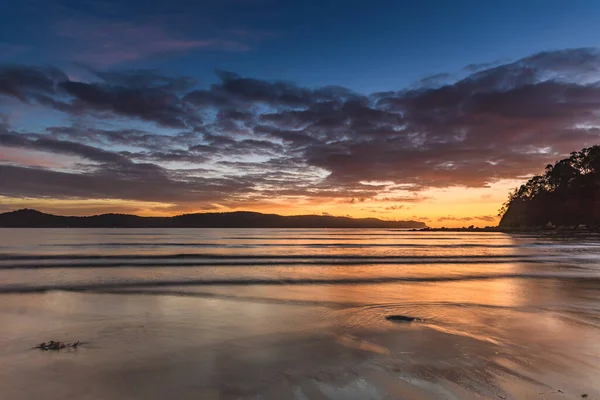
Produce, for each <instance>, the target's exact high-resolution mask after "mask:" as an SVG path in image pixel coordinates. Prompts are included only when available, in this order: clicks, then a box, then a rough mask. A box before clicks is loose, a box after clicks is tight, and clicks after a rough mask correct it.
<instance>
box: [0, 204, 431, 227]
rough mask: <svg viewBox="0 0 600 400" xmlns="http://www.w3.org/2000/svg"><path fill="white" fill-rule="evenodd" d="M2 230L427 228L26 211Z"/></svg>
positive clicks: (237, 216) (258, 217)
mask: <svg viewBox="0 0 600 400" xmlns="http://www.w3.org/2000/svg"><path fill="white" fill-rule="evenodd" d="M0 227H2V228H424V227H426V225H425V224H424V223H423V222H416V221H383V220H380V219H377V218H361V219H356V218H346V217H331V216H324V215H295V216H289V217H286V216H282V215H277V214H261V213H256V212H248V211H239V212H229V213H199V214H184V215H177V216H175V217H138V216H137V215H128V214H102V215H93V216H89V217H66V216H60V215H52V214H45V213H42V212H40V211H37V210H30V209H23V210H17V211H12V212H7V213H3V214H0Z"/></svg>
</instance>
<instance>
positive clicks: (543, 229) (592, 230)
mask: <svg viewBox="0 0 600 400" xmlns="http://www.w3.org/2000/svg"><path fill="white" fill-rule="evenodd" d="M407 231H408V232H498V233H532V234H535V233H549V234H552V233H555V234H561V233H577V234H597V233H600V227H594V228H590V227H585V228H581V227H576V226H560V227H552V228H549V227H545V226H544V227H518V228H517V227H510V228H509V227H500V226H486V227H483V228H480V227H461V228H446V227H442V228H430V227H427V228H418V229H416V228H413V229H407Z"/></svg>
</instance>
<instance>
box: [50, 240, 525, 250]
mask: <svg viewBox="0 0 600 400" xmlns="http://www.w3.org/2000/svg"><path fill="white" fill-rule="evenodd" d="M299 240H301V239H299ZM40 246H43V247H76V248H77V247H216V248H252V247H311V248H320V247H341V248H366V247H402V248H411V247H419V248H420V247H431V248H471V247H484V248H520V247H524V246H522V245H515V244H489V243H460V244H429V243H364V244H361V243H254V244H250V243H246V244H227V243H216V242H214V243H203V242H200V243H195V242H192V243H191V242H112V243H53V244H43V245H40Z"/></svg>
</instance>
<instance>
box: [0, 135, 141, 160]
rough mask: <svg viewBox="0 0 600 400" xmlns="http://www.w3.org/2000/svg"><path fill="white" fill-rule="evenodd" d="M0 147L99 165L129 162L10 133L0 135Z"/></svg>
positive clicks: (75, 145) (96, 150)
mask: <svg viewBox="0 0 600 400" xmlns="http://www.w3.org/2000/svg"><path fill="white" fill-rule="evenodd" d="M0 146H5V147H20V148H24V149H29V150H36V151H47V152H51V153H58V154H67V155H73V156H78V157H82V158H85V159H88V160H90V161H96V162H100V163H120V164H127V163H130V162H131V161H130V160H129V159H128V158H126V157H124V156H122V155H120V154H116V153H112V152H110V151H106V150H102V149H99V148H96V147H91V146H87V145H85V144H81V143H75V142H69V141H64V140H54V139H49V138H43V137H42V138H39V139H29V138H27V137H26V136H24V135H18V134H11V133H5V134H0Z"/></svg>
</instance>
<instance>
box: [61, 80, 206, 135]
mask: <svg viewBox="0 0 600 400" xmlns="http://www.w3.org/2000/svg"><path fill="white" fill-rule="evenodd" d="M61 87H62V89H64V90H65V92H67V93H68V94H69V95H71V96H73V97H74V98H75V100H74V105H75V106H76V107H77V110H78V111H79V112H80V113H81V112H86V111H99V112H110V113H114V114H119V115H123V116H130V117H137V118H140V119H145V120H148V121H154V122H157V123H159V124H160V125H164V126H167V127H172V128H185V127H187V126H188V123H189V122H191V121H193V122H198V117H197V116H194V115H192V114H190V113H188V112H186V110H185V108H184V107H183V104H182V103H181V101H180V99H179V97H178V96H177V95H176V94H174V93H173V92H170V91H168V90H165V89H163V88H153V87H145V88H136V87H126V86H116V85H115V86H109V85H102V84H92V83H83V82H72V81H67V82H63V83H61Z"/></svg>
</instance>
